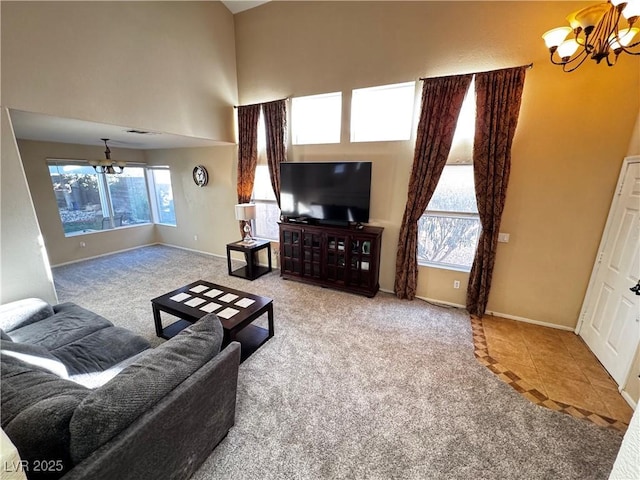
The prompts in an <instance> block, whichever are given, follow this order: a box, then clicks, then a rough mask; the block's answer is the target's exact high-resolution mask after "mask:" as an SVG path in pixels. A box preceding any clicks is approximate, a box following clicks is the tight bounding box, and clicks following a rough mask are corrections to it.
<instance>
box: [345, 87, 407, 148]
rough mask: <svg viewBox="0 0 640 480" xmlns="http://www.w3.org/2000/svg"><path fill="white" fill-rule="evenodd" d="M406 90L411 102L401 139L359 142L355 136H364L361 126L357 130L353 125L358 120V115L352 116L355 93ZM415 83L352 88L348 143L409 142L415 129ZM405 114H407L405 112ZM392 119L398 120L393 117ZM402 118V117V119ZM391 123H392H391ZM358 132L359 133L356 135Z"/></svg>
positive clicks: (376, 139)
mask: <svg viewBox="0 0 640 480" xmlns="http://www.w3.org/2000/svg"><path fill="white" fill-rule="evenodd" d="M400 88H406V89H407V90H410V91H411V102H410V110H411V111H410V112H408V114H407V121H408V122H409V124H408V126H407V131H406V132H403V136H402V137H397V138H366V139H363V140H359V139H357V138H356V136H358V135H360V136H364V133H363V132H364V130H363V127H362V126H361V127H360V128H358V126H357V125H354V122H355V121H356V119H357V118H358V115H354V112H355V111H356V105H355V102H354V99H355V98H356V97H357V92H365V91H369V92H383V91H389V90H392V89H400ZM416 89H417V82H416V81H415V80H413V81H408V82H399V83H390V84H386V85H375V86H372V87H363V88H354V89H352V90H351V104H350V106H349V112H350V119H349V141H350V142H351V143H367V142H370V143H375V142H408V141H410V140H411V138H412V136H413V132H414V127H415V117H416V98H417V97H418V96H417V94H416ZM405 113H407V112H405ZM394 118H396V119H397V118H398V117H395V116H394ZM403 118H404V117H403ZM392 123H393V122H392ZM358 132H360V133H358Z"/></svg>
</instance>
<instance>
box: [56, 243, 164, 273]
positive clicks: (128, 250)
mask: <svg viewBox="0 0 640 480" xmlns="http://www.w3.org/2000/svg"><path fill="white" fill-rule="evenodd" d="M152 245H160V244H159V243H157V242H154V243H147V244H145V245H138V246H136V247H131V248H123V249H122V250H114V251H113V252H107V253H101V254H100V255H94V256H92V257H85V258H79V259H78V260H71V261H70V262H63V263H57V264H55V265H51V268H55V267H62V266H64V265H71V264H73V263H78V262H84V261H85V260H93V259H94V258H100V257H107V256H109V255H114V254H116V253H122V252H130V251H131V250H137V249H138V248H144V247H150V246H152Z"/></svg>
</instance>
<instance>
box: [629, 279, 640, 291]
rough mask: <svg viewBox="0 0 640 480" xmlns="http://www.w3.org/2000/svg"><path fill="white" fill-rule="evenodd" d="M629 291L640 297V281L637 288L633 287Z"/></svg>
mask: <svg viewBox="0 0 640 480" xmlns="http://www.w3.org/2000/svg"><path fill="white" fill-rule="evenodd" d="M629 290H631V291H632V292H633V293H635V294H636V295H640V280H638V283H636V285H635V287H631V288H630V289H629Z"/></svg>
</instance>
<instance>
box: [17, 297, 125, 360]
mask: <svg viewBox="0 0 640 480" xmlns="http://www.w3.org/2000/svg"><path fill="white" fill-rule="evenodd" d="M55 310H56V313H55V314H54V315H52V316H50V317H48V318H45V319H42V320H40V321H38V322H35V323H30V324H29V325H26V326H23V327H20V328H16V329H14V330H12V331H11V332H9V334H10V337H11V339H12V340H13V341H14V342H25V343H33V344H36V345H42V346H43V347H45V348H47V349H48V350H54V349H56V348H60V347H62V346H63V345H67V344H69V343H72V342H75V341H76V340H78V339H80V338H82V337H86V336H87V335H89V334H91V333H93V332H96V331H98V330H100V329H102V328H106V327H111V326H113V324H112V323H111V322H110V321H108V320H107V319H105V318H103V317H101V316H100V315H97V314H95V313H93V312H91V311H89V310H87V309H85V308H82V307H80V306H78V305H75V304H73V303H65V304H61V305H56V307H55Z"/></svg>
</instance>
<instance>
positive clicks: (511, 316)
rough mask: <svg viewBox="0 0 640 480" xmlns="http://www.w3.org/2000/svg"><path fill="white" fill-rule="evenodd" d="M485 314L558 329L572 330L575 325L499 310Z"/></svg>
mask: <svg viewBox="0 0 640 480" xmlns="http://www.w3.org/2000/svg"><path fill="white" fill-rule="evenodd" d="M486 314H487V315H493V316H496V317H502V318H508V319H509V320H517V321H519V322H524V323H532V324H534V325H540V326H541V327H549V328H555V329H558V330H564V331H567V332H573V331H574V328H575V327H567V326H565V325H558V324H556V323H549V322H542V321H540V320H533V319H531V318H525V317H518V316H517V315H509V314H508V313H500V312H489V311H487V312H486Z"/></svg>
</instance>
